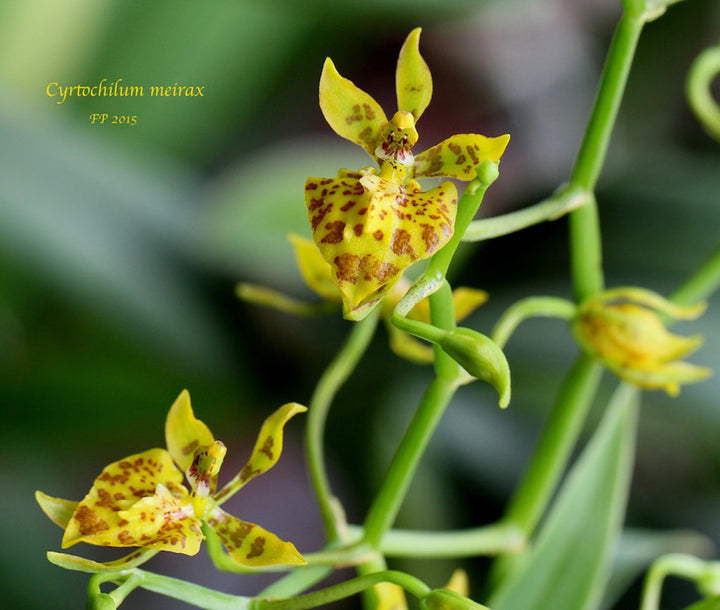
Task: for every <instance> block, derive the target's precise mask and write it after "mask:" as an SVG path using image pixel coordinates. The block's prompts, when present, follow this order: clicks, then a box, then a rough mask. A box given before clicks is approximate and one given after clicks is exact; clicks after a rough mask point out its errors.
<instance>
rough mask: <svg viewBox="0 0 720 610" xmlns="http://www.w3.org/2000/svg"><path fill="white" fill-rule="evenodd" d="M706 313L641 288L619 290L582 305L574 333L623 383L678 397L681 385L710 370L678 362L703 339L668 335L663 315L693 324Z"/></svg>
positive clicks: (586, 348) (573, 326)
mask: <svg viewBox="0 0 720 610" xmlns="http://www.w3.org/2000/svg"><path fill="white" fill-rule="evenodd" d="M704 309H705V306H704V304H698V305H693V306H679V305H674V304H673V303H671V302H670V301H667V300H666V299H664V298H663V297H661V296H660V295H658V294H656V293H654V292H650V291H649V290H643V289H641V288H615V289H613V290H608V291H606V292H603V293H601V294H599V295H596V296H593V297H590V298H589V299H587V300H586V301H585V302H583V303H582V304H581V305H580V307H579V308H578V312H577V314H576V316H575V318H574V319H573V321H572V329H573V332H574V335H575V337H576V339H577V341H578V343H580V345H581V346H582V347H583V348H584V349H585V350H586V351H587V352H589V353H590V354H593V355H594V356H596V357H597V358H598V359H599V360H601V361H602V363H603V364H604V365H605V366H607V367H608V368H609V369H610V370H611V371H613V372H614V373H615V374H616V375H617V376H618V377H620V378H621V379H622V380H623V381H626V382H628V383H631V384H634V385H637V386H639V387H641V388H644V389H646V390H656V389H662V390H665V391H666V392H667V393H668V394H670V395H671V396H676V395H677V394H678V393H679V392H680V384H684V383H694V382H697V381H702V380H703V379H705V378H707V377H708V376H709V375H710V374H711V371H710V369H708V368H705V367H700V366H695V365H692V364H689V363H687V362H679V361H678V360H679V359H680V358H682V357H684V356H687V355H688V354H690V353H692V352H694V351H695V350H696V349H697V348H698V347H700V345H701V344H702V337H699V336H693V337H681V336H678V335H674V334H672V333H669V332H668V331H667V330H666V328H665V326H664V324H663V321H662V319H661V317H660V315H659V313H662V314H665V315H667V316H670V317H672V318H676V319H685V320H693V319H695V318H697V317H698V316H699V315H700V314H701V313H702V312H703V310H704Z"/></svg>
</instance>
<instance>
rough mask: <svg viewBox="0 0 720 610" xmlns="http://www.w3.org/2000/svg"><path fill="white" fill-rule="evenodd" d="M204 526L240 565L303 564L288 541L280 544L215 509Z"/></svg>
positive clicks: (269, 533) (268, 535) (250, 525)
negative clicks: (211, 531)
mask: <svg viewBox="0 0 720 610" xmlns="http://www.w3.org/2000/svg"><path fill="white" fill-rule="evenodd" d="M207 524H208V525H209V526H210V527H211V528H212V529H213V531H214V532H215V533H216V534H217V535H218V538H220V540H221V541H222V543H223V545H224V546H225V548H226V549H227V551H228V553H230V556H231V557H232V558H233V559H235V561H237V562H238V563H241V564H243V565H246V566H252V567H255V566H268V565H276V564H290V565H305V563H306V561H305V559H304V558H303V556H302V555H301V554H300V553H299V552H298V550H297V549H296V548H295V545H293V544H292V543H291V542H284V541H283V540H280V538H278V537H277V536H276V535H275V534H273V533H271V532H268V531H267V530H264V529H263V528H262V527H260V526H259V525H255V524H254V523H248V522H247V521H241V520H240V519H238V518H237V517H233V516H232V515H229V514H228V513H226V512H225V511H224V510H222V509H221V508H219V507H217V508H215V509H214V510H213V511H212V513H211V515H210V518H209V519H208V521H207Z"/></svg>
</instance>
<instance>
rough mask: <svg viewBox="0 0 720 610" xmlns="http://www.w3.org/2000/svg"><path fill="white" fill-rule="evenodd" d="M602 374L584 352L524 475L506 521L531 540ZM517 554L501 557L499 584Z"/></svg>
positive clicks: (495, 568)
mask: <svg viewBox="0 0 720 610" xmlns="http://www.w3.org/2000/svg"><path fill="white" fill-rule="evenodd" d="M601 374H602V367H601V366H600V365H599V364H597V363H596V362H595V360H593V359H592V358H591V357H590V356H587V355H584V354H583V355H581V356H580V357H579V359H578V360H577V361H576V362H575V364H574V365H573V367H572V368H571V369H570V371H569V373H568V375H567V377H566V378H565V381H564V383H563V385H562V387H561V388H560V392H559V394H558V397H557V399H556V402H555V405H554V407H553V410H552V411H551V413H550V418H549V420H548V422H547V423H546V425H545V428H544V430H543V433H542V435H541V437H540V440H539V442H538V445H537V448H536V449H535V452H534V454H533V459H532V461H531V463H530V465H529V466H528V469H527V470H526V472H525V474H524V475H523V478H522V479H521V481H520V483H519V484H518V486H517V488H516V489H515V493H514V495H513V497H512V498H511V500H510V502H509V504H508V507H507V509H506V512H505V516H504V517H503V522H504V523H506V524H507V525H509V526H511V527H516V528H517V529H518V530H519V531H520V533H521V535H522V536H524V537H525V538H526V539H528V540H529V539H530V538H531V536H532V534H533V532H534V531H535V528H536V526H537V524H538V522H539V521H540V519H541V518H542V516H543V514H544V513H545V510H546V508H547V506H548V504H549V502H550V500H551V499H552V495H553V493H554V491H555V489H556V487H557V484H558V482H559V480H560V478H561V476H562V474H563V472H564V470H565V466H566V464H567V461H568V459H569V458H570V455H571V453H572V450H573V448H574V447H575V444H576V442H577V438H578V436H579V435H580V432H581V431H582V428H583V424H584V422H585V417H586V415H587V412H588V410H589V408H590V405H591V404H592V401H593V398H594V396H595V392H596V390H597V387H598V384H599V383H600V378H601ZM513 564H514V557H513V556H510V555H505V556H502V557H500V558H499V559H498V560H497V561H496V562H495V564H494V566H493V571H492V574H491V582H492V583H497V582H499V580H500V579H501V578H503V577H504V576H505V575H506V573H507V572H509V571H510V570H511V569H512V565H513Z"/></svg>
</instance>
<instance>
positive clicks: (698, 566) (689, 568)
mask: <svg viewBox="0 0 720 610" xmlns="http://www.w3.org/2000/svg"><path fill="white" fill-rule="evenodd" d="M706 565H707V564H706V562H704V561H702V560H700V559H698V558H697V557H693V556H692V555H684V554H679V553H673V554H671V555H665V556H664V557H661V558H660V559H658V560H657V561H656V562H655V563H654V564H653V565H652V567H651V568H650V570H649V571H648V573H647V576H646V577H645V584H644V585H643V595H642V601H641V605H640V610H659V608H660V597H661V595H662V584H663V580H665V577H666V576H670V575H672V576H681V577H683V578H687V579H688V580H693V581H694V580H698V579H699V578H701V577H702V575H703V573H704V572H705V570H706Z"/></svg>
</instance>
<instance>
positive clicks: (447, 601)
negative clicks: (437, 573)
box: [420, 589, 488, 610]
mask: <svg viewBox="0 0 720 610" xmlns="http://www.w3.org/2000/svg"><path fill="white" fill-rule="evenodd" d="M420 608H421V609H422V610H488V609H487V607H485V606H483V605H481V604H478V603H477V602H474V601H473V600H471V599H468V598H467V597H465V596H464V595H460V594H459V593H455V591H450V590H449V589H435V590H434V591H430V593H428V594H427V595H426V596H425V597H423V598H422V599H421V600H420Z"/></svg>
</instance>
